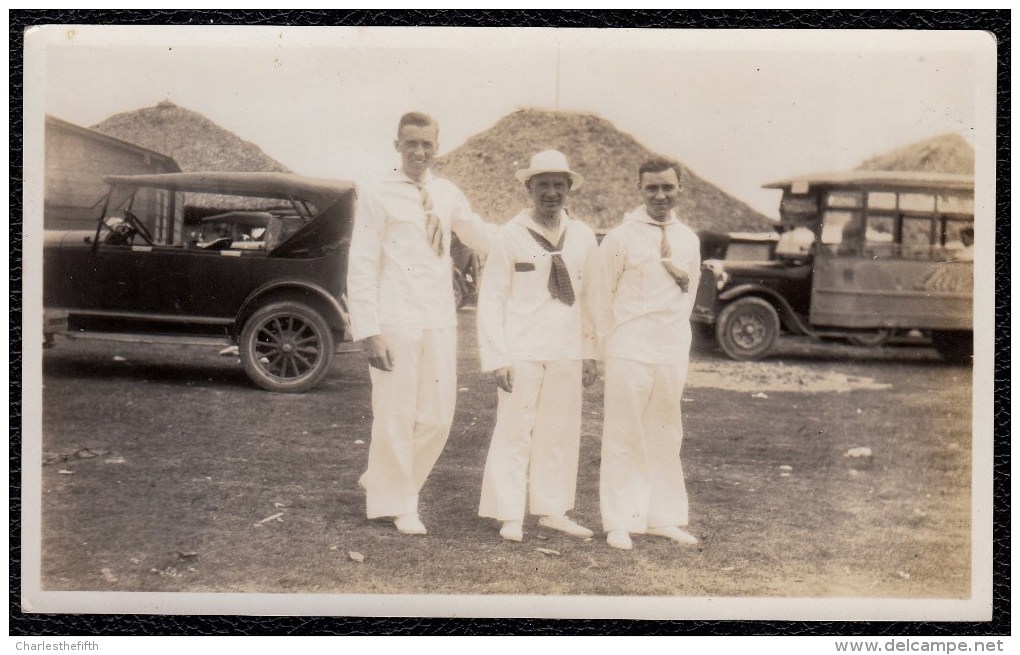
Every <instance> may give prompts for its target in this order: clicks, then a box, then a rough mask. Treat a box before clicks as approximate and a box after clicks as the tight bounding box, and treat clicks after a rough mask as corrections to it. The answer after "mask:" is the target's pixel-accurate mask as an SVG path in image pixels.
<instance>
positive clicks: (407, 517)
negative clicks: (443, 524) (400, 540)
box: [393, 514, 428, 534]
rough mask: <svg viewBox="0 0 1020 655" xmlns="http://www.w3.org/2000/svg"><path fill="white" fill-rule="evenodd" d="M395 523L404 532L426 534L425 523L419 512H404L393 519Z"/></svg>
mask: <svg viewBox="0 0 1020 655" xmlns="http://www.w3.org/2000/svg"><path fill="white" fill-rule="evenodd" d="M393 525H395V526H397V530H399V531H400V532H402V533H403V534H426V533H427V532H428V531H427V530H426V529H425V524H424V523H422V522H421V519H420V518H418V515H417V514H404V515H403V516H398V517H397V518H395V519H393Z"/></svg>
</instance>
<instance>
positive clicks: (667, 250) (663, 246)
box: [655, 222, 690, 293]
mask: <svg viewBox="0 0 1020 655" xmlns="http://www.w3.org/2000/svg"><path fill="white" fill-rule="evenodd" d="M655 226H656V227H657V228H659V229H661V230H662V242H661V243H660V244H659V256H660V258H661V260H662V267H663V268H665V269H666V272H667V273H669V274H670V276H671V277H672V278H673V281H674V282H676V283H677V285H678V286H679V287H680V289H681V290H682V291H683V292H684V293H687V289H688V285H689V283H690V277H688V275H687V273H684V272H683V271H681V270H680V269H679V268H678V267H677V265H676V264H674V263H673V249H672V248H671V247H670V245H669V239H667V238H666V228H667V227H669V223H658V222H656V223H655Z"/></svg>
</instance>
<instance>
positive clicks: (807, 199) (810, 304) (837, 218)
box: [692, 171, 974, 362]
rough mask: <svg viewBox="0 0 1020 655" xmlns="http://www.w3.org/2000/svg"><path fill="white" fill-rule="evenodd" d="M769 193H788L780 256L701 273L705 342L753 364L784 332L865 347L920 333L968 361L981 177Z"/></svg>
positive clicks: (902, 176)
mask: <svg viewBox="0 0 1020 655" xmlns="http://www.w3.org/2000/svg"><path fill="white" fill-rule="evenodd" d="M765 186H766V188H774V189H782V191H783V198H782V203H781V205H780V216H781V219H782V234H781V236H780V237H779V240H778V243H776V244H775V246H774V255H773V256H772V257H771V258H770V259H768V260H767V261H741V260H733V259H731V257H730V256H729V255H728V254H727V256H726V257H725V259H724V260H719V259H708V260H706V261H705V262H704V264H703V268H704V270H703V271H702V275H701V283H700V287H699V289H698V295H697V298H696V301H695V307H694V311H693V314H692V321H693V322H694V326H695V327H696V328H699V327H700V328H701V329H702V336H705V335H706V334H707V335H708V336H711V337H712V338H714V340H715V341H716V342H717V343H718V345H719V346H720V347H721V348H722V349H723V351H724V352H725V353H726V354H727V355H729V356H730V357H732V358H733V359H738V360H748V359H758V358H761V357H764V356H765V355H766V354H768V352H769V351H770V350H771V348H772V346H773V344H774V343H775V340H776V338H777V337H778V336H779V335H780V334H781V333H782V332H784V331H785V332H786V333H789V334H799V335H809V336H813V337H819V338H826V339H832V338H841V339H848V340H850V341H853V342H855V343H859V344H878V343H882V342H883V341H885V340H888V339H893V338H900V337H901V335H908V334H921V333H923V334H926V335H928V336H929V338H930V340H931V343H932V345H934V346H935V348H936V349H937V350H938V351H939V353H940V354H941V355H942V356H943V357H944V358H945V359H947V360H949V361H953V362H967V361H969V360H970V358H971V354H972V352H973V275H974V273H973V271H974V267H973V261H972V260H973V255H972V254H971V244H972V239H973V237H972V235H973V230H974V178H973V177H972V176H969V175H951V174H937V173H914V172H883V171H850V172H846V173H837V174H831V175H812V176H806V177H799V178H793V179H789V180H782V181H779V182H774V183H771V184H767V185H765ZM968 241H969V242H970V243H968Z"/></svg>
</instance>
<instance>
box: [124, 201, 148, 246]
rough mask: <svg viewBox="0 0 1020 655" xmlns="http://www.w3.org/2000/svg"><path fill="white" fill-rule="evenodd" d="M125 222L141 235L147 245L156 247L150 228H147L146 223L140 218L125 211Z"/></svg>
mask: <svg viewBox="0 0 1020 655" xmlns="http://www.w3.org/2000/svg"><path fill="white" fill-rule="evenodd" d="M124 220H125V221H127V222H128V223H129V224H130V225H131V227H133V228H134V229H135V231H137V232H138V234H140V235H141V237H142V239H144V240H145V242H146V243H148V244H149V245H150V246H154V245H156V240H155V239H153V238H152V233H151V232H149V228H147V227H145V223H142V221H141V219H140V218H138V217H137V216H135V215H134V214H132V213H131V212H129V211H128V210H126V209H125V210H124Z"/></svg>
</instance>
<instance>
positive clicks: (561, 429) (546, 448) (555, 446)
mask: <svg viewBox="0 0 1020 655" xmlns="http://www.w3.org/2000/svg"><path fill="white" fill-rule="evenodd" d="M513 366H514V379H513V392H512V393H507V392H505V391H503V390H502V389H499V390H498V396H499V400H498V403H499V405H498V408H497V410H496V427H495V429H494V430H493V432H492V442H491V443H490V445H489V455H488V457H487V459H486V460H485V474H484V475H483V477H482V497H481V501H480V502H479V505H478V514H479V516H486V517H491V518H494V519H499V520H501V521H520V520H523V519H524V508H525V499H526V498H530V510H531V513H532V514H539V515H560V514H564V513H566V511H567V510H569V509H572V508H573V507H574V496H575V493H576V491H577V456H578V448H579V446H580V441H581V361H580V360H563V361H549V362H531V361H516V362H514V364H513Z"/></svg>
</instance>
